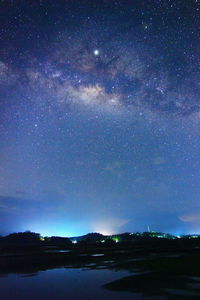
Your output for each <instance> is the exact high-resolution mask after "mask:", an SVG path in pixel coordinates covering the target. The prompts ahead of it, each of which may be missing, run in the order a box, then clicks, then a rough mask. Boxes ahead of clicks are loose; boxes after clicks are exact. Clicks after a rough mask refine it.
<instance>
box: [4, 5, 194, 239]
mask: <svg viewBox="0 0 200 300" xmlns="http://www.w3.org/2000/svg"><path fill="white" fill-rule="evenodd" d="M0 15H1V18H0V45H1V46H0V234H2V235H4V234H8V233H10V232H17V231H25V230H31V231H35V232H40V233H41V234H42V235H62V236H75V235H81V234H86V233H87V232H100V233H104V234H112V233H121V232H125V231H129V232H135V231H146V230H147V226H149V227H150V229H151V230H156V231H165V232H170V233H174V234H175V233H176V234H182V233H200V1H199V0H132V1H129V0H124V1H122V0H121V1H120V0H116V1H112V0H107V1H106V0H101V1H100V0H99V1H97V0H90V1H87V0H82V1H81V0H77V1H76V0H56V1H50V0H41V1H39V0H32V1H31V0H13V1H11V0H4V1H3V0H1V1H0Z"/></svg>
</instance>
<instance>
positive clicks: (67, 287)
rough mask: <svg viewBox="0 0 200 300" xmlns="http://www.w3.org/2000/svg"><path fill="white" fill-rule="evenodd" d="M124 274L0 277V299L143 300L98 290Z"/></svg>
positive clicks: (64, 271)
mask: <svg viewBox="0 0 200 300" xmlns="http://www.w3.org/2000/svg"><path fill="white" fill-rule="evenodd" d="M127 275H129V273H128V272H127V271H120V272H115V271H111V270H105V269H104V270H85V269H65V268H60V269H53V270H48V271H41V272H39V273H37V274H28V275H20V274H10V275H8V276H6V277H1V278H0V295H1V299H3V300H14V299H20V300H27V299H28V300H33V299H34V300H36V299H37V300H40V299H48V300H66V299H70V300H72V299H74V300H76V299H77V300H79V299H80V300H86V299H87V300H89V299H95V300H99V299H121V300H122V299H136V300H139V299H144V298H143V296H142V295H137V294H133V293H128V292H122V293H121V292H112V291H109V290H106V289H104V288H102V286H103V285H104V284H106V283H108V282H110V281H112V280H117V279H119V278H121V277H124V276H127Z"/></svg>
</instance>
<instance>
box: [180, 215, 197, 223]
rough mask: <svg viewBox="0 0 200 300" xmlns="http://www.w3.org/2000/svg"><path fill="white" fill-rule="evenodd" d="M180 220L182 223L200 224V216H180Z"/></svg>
mask: <svg viewBox="0 0 200 300" xmlns="http://www.w3.org/2000/svg"><path fill="white" fill-rule="evenodd" d="M179 219H180V220H181V221H182V222H186V223H199V222H200V214H198V213H197V214H191V215H183V216H179Z"/></svg>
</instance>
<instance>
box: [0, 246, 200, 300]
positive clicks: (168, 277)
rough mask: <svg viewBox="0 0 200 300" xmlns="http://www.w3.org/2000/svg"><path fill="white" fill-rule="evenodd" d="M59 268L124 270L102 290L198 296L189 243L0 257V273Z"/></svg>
mask: <svg viewBox="0 0 200 300" xmlns="http://www.w3.org/2000/svg"><path fill="white" fill-rule="evenodd" d="M59 267H66V268H87V269H110V270H114V271H124V270H126V271H129V272H130V276H127V277H124V278H121V279H120V280H117V281H113V282H112V281H111V282H108V283H107V284H105V285H104V288H106V289H109V290H112V291H120V292H122V291H129V292H133V293H141V294H143V295H144V296H153V297H155V296H161V297H162V296H163V297H166V298H163V299H193V298H194V299H198V298H199V299H200V247H199V246H198V243H196V242H195V243H194V242H192V241H165V242H161V241H157V240H155V241H148V242H146V243H138V244H137V243H135V244H132V243H124V244H120V243H119V244H112V245H96V244H93V245H92V244H91V245H69V246H68V247H66V248H63V247H60V248H59V247H49V248H48V247H46V248H41V247H40V248H39V249H35V250H33V249H32V250H31V251H30V250H29V251H28V250H26V249H24V250H18V251H17V250H16V251H13V252H11V251H10V253H8V252H5V251H4V252H2V253H1V255H0V273H1V275H2V274H8V273H23V274H24V273H25V274H26V273H27V274H33V273H37V272H38V271H40V270H48V269H54V268H59Z"/></svg>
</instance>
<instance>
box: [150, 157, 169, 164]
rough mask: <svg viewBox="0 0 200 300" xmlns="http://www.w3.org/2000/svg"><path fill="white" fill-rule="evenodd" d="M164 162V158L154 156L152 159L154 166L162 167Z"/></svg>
mask: <svg viewBox="0 0 200 300" xmlns="http://www.w3.org/2000/svg"><path fill="white" fill-rule="evenodd" d="M165 162H166V160H165V158H164V157H162V156H156V157H154V158H153V159H152V163H153V164H154V165H163V164H164V163H165Z"/></svg>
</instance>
